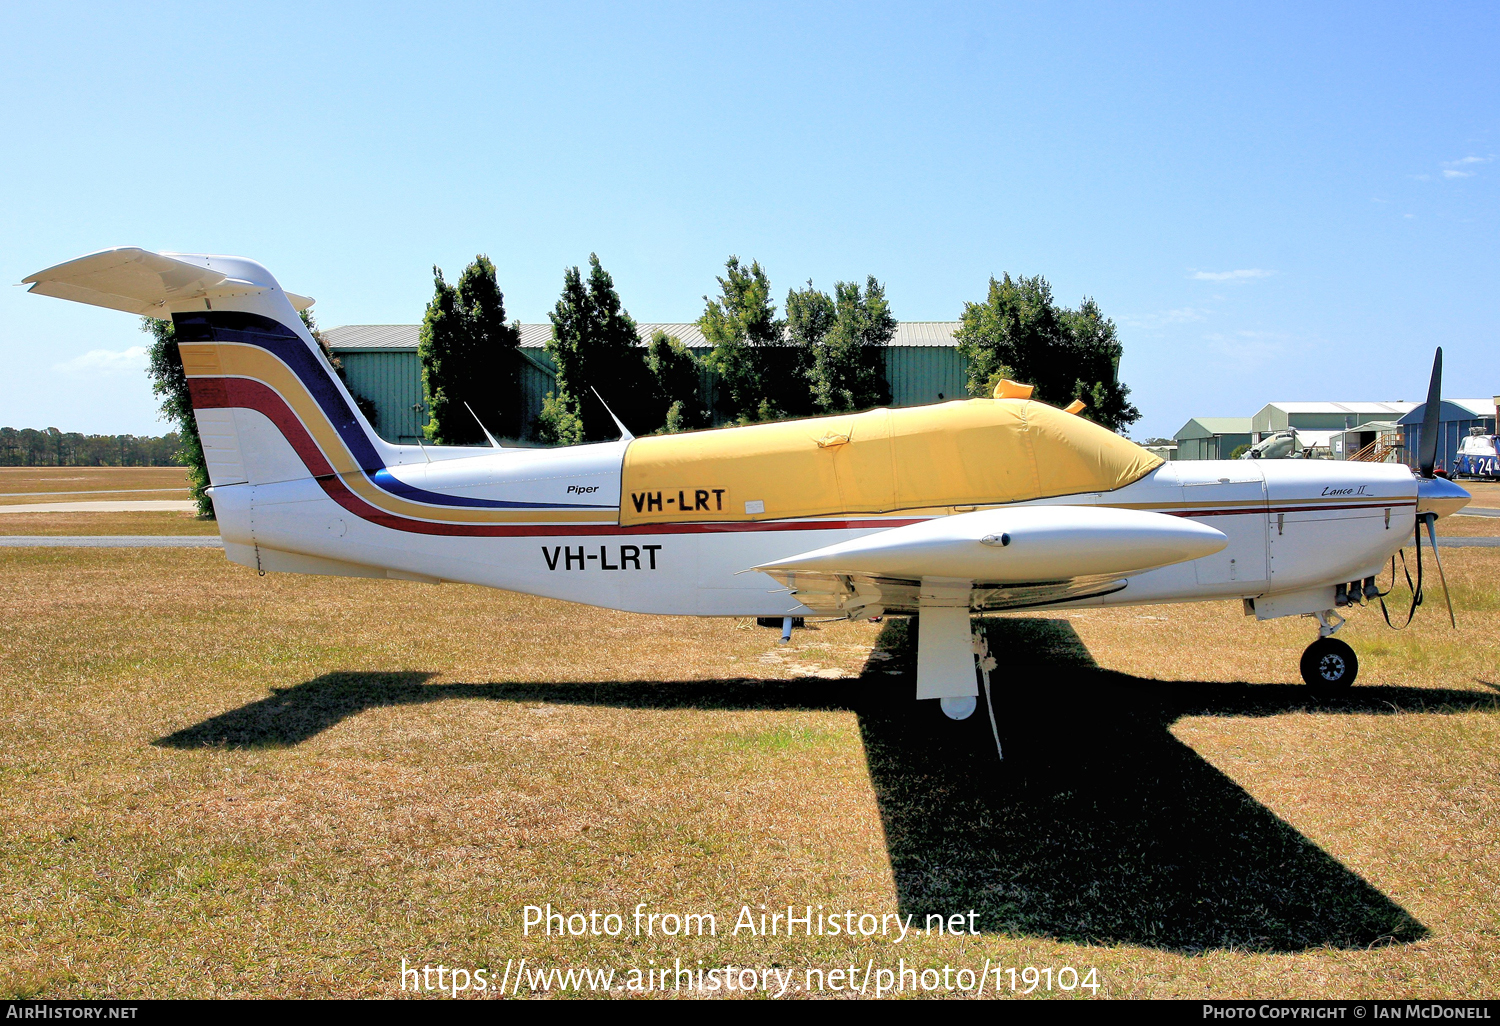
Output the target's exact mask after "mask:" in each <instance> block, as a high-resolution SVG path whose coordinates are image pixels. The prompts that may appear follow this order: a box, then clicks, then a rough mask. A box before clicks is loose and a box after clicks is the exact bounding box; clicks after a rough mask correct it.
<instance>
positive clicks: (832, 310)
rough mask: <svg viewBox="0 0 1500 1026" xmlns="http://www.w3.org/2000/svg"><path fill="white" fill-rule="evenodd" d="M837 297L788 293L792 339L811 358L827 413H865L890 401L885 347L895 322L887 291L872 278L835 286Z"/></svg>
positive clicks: (818, 399) (809, 291)
mask: <svg viewBox="0 0 1500 1026" xmlns="http://www.w3.org/2000/svg"><path fill="white" fill-rule="evenodd" d="M834 296H835V297H836V298H829V296H828V294H827V293H825V292H820V291H818V290H817V289H815V288H814V287H813V283H812V282H810V281H809V282H808V283H807V288H806V289H803V290H801V291H800V292H799V291H797V290H795V289H794V290H792V291H791V292H789V293H787V297H786V309H787V324H788V331H789V334H790V335H791V336H792V338H793V339H795V340H797V341H798V342H799V343H800V344H801V345H803V346H804V347H806V349H807V351H808V353H809V354H810V357H811V359H810V365H809V367H808V371H807V377H808V383H809V386H810V389H811V394H812V401H813V403H814V405H815V406H816V407H817V408H818V410H819V411H821V412H824V413H842V412H846V411H849V410H866V409H869V408H871V407H873V406H882V405H884V404H886V403H889V402H890V401H891V390H890V386H889V385H888V384H887V383H886V378H885V347H886V346H887V345H888V344H890V341H891V339H892V338H893V337H894V336H895V334H896V319H895V317H893V316H892V315H891V308H890V304H889V303H888V302H886V298H885V287H884V286H883V285H881V284H880V282H878V281H876V280H875V277H874V276H873V275H871V276H869V277H867V278H866V279H865V289H864V292H863V293H861V292H860V288H859V285H858V283H855V282H844V281H841V282H836V283H835V284H834Z"/></svg>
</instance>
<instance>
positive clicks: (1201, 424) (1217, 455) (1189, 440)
mask: <svg viewBox="0 0 1500 1026" xmlns="http://www.w3.org/2000/svg"><path fill="white" fill-rule="evenodd" d="M1173 437H1174V438H1176V439H1177V459H1179V460H1227V459H1229V458H1230V455H1231V454H1232V453H1233V452H1234V450H1236V449H1238V448H1239V447H1240V446H1242V445H1249V444H1250V418H1249V417H1194V418H1193V419H1192V420H1190V421H1188V422H1187V423H1186V424H1184V425H1182V427H1181V428H1179V429H1178V431H1177V434H1176V435H1174V436H1173Z"/></svg>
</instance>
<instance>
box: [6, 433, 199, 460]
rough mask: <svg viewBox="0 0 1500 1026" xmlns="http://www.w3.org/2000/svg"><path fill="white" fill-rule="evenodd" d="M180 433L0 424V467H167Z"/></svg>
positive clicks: (172, 457) (177, 443) (179, 439)
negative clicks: (95, 431)
mask: <svg viewBox="0 0 1500 1026" xmlns="http://www.w3.org/2000/svg"><path fill="white" fill-rule="evenodd" d="M181 447H182V436H181V435H179V434H178V433H177V432H175V431H172V432H169V433H168V434H165V435H85V434H80V433H79V432H77V431H59V430H58V429H57V428H55V427H49V428H46V429H44V430H40V431H39V430H37V429H36V428H13V427H0V467H170V466H174V465H176V463H177V451H178V450H179V449H180V448H181Z"/></svg>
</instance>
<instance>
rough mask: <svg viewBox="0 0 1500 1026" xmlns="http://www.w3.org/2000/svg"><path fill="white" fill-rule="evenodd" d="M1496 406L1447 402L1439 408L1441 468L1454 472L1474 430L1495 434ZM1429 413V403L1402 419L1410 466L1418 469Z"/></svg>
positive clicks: (1489, 402)
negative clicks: (1423, 425)
mask: <svg viewBox="0 0 1500 1026" xmlns="http://www.w3.org/2000/svg"><path fill="white" fill-rule="evenodd" d="M1495 407H1496V403H1495V402H1494V401H1493V400H1490V399H1488V398H1486V399H1444V400H1443V402H1442V405H1440V406H1439V407H1438V447H1437V466H1438V467H1439V468H1440V469H1444V470H1451V469H1452V467H1453V465H1454V463H1456V462H1457V460H1458V447H1459V445H1460V444H1462V442H1463V440H1464V439H1465V438H1467V437H1468V435H1469V431H1470V429H1472V428H1479V429H1481V430H1482V431H1483V432H1484V433H1485V434H1491V435H1492V434H1494V433H1495V423H1496V417H1495V413H1496V410H1495ZM1426 413H1427V404H1426V403H1421V404H1420V405H1417V406H1413V407H1412V409H1411V412H1410V413H1408V414H1407V415H1406V416H1404V417H1402V418H1401V420H1400V425H1401V427H1402V428H1403V429H1404V431H1405V432H1406V451H1405V453H1404V455H1405V457H1406V461H1407V463H1408V464H1409V465H1411V466H1413V467H1415V466H1416V465H1417V459H1418V458H1419V456H1420V454H1421V451H1422V418H1423V417H1424V416H1425V415H1426Z"/></svg>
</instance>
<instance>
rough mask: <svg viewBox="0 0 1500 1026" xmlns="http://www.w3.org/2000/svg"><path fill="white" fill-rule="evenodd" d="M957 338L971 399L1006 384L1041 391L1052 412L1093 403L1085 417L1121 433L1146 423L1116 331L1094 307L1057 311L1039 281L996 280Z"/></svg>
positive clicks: (967, 307) (967, 311)
mask: <svg viewBox="0 0 1500 1026" xmlns="http://www.w3.org/2000/svg"><path fill="white" fill-rule="evenodd" d="M962 321H963V324H962V326H961V327H960V328H959V330H958V331H957V332H955V334H954V337H955V338H956V339H957V340H958V351H959V354H960V355H961V356H963V357H964V358H965V360H967V361H968V365H969V380H968V388H969V392H970V394H971V395H990V394H992V393H993V391H994V387H995V384H996V383H997V382H998V381H999V379H1000V378H1002V377H1010V378H1015V379H1016V380H1018V381H1023V382H1026V383H1027V384H1030V385H1033V386H1035V388H1036V391H1035V393H1033V394H1034V395H1035V397H1036V398H1037V399H1039V400H1041V401H1043V402H1047V403H1051V404H1052V405H1054V406H1066V405H1068V403H1070V402H1072V401H1073V400H1074V399H1082V400H1083V401H1084V402H1086V403H1088V409H1087V410H1085V411H1084V413H1083V416H1085V417H1088V418H1089V419H1091V420H1093V421H1095V422H1096V423H1099V424H1102V425H1103V426H1105V427H1107V428H1109V429H1110V430H1111V431H1119V430H1122V429H1123V428H1126V427H1128V426H1129V425H1131V424H1133V423H1135V422H1136V421H1137V420H1139V419H1140V416H1141V414H1140V411H1139V410H1137V409H1136V408H1135V407H1134V406H1132V405H1131V404H1130V402H1129V399H1128V397H1129V395H1130V389H1129V388H1127V387H1126V386H1124V385H1122V384H1120V381H1119V377H1118V372H1119V365H1120V354H1121V351H1122V347H1121V345H1120V342H1119V339H1118V338H1117V336H1116V334H1115V323H1114V321H1111V320H1109V319H1107V318H1105V317H1104V316H1103V314H1102V313H1101V312H1100V310H1099V306H1098V304H1097V303H1095V302H1094V301H1093V300H1092V299H1087V298H1086V299H1084V300H1083V302H1082V303H1081V304H1080V305H1079V308H1078V309H1077V310H1070V309H1068V308H1066V307H1059V306H1058V305H1057V304H1056V303H1055V302H1054V301H1053V298H1052V286H1050V285H1049V284H1047V280H1046V279H1045V278H1043V277H1042V276H1041V275H1036V276H1035V277H1031V278H1027V277H1025V276H1021V277H1018V278H1015V279H1012V278H1011V276H1010V275H1009V274H1007V275H1005V276H1004V278H1002V279H1001V280H1000V281H996V280H995V279H994V278H991V279H990V287H989V293H988V295H987V296H986V297H985V299H984V301H983V302H979V303H965V304H964V312H963V318H962Z"/></svg>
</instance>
